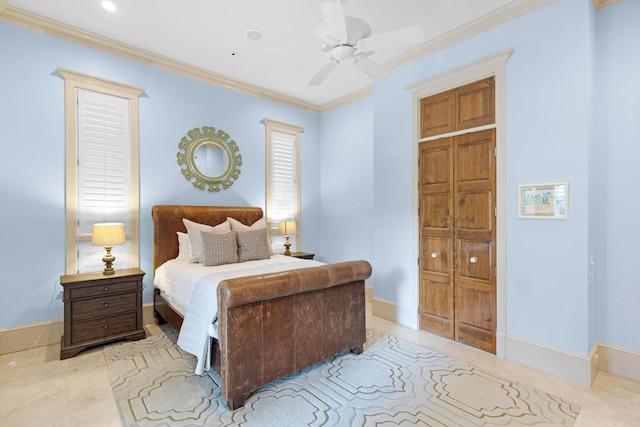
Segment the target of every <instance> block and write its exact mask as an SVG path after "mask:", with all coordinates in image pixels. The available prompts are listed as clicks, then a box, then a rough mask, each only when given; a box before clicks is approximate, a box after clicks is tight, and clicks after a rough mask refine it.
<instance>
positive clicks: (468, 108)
mask: <svg viewBox="0 0 640 427" xmlns="http://www.w3.org/2000/svg"><path fill="white" fill-rule="evenodd" d="M494 87H495V79H494V78H493V77H489V78H488V79H484V80H480V81H478V82H474V83H470V84H468V85H465V86H462V87H459V88H457V89H455V96H456V99H455V104H456V130H462V129H471V128H474V127H477V126H482V125H488V124H491V123H493V122H494V121H495V99H494V98H495V95H494Z"/></svg>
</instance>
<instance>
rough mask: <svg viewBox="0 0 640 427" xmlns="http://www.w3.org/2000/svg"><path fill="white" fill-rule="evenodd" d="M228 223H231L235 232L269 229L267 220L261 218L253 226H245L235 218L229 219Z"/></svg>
mask: <svg viewBox="0 0 640 427" xmlns="http://www.w3.org/2000/svg"><path fill="white" fill-rule="evenodd" d="M227 222H229V224H230V225H231V229H232V230H234V231H247V230H260V229H262V228H264V229H266V228H267V219H266V218H265V217H262V218H260V219H259V220H257V221H256V222H254V223H253V224H251V225H244V224H243V223H241V222H240V221H238V220H237V219H235V218H227Z"/></svg>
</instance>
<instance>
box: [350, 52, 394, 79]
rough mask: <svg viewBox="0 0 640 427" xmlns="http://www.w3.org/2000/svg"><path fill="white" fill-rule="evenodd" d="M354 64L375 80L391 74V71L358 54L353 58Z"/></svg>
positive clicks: (385, 77)
mask: <svg viewBox="0 0 640 427" xmlns="http://www.w3.org/2000/svg"><path fill="white" fill-rule="evenodd" d="M354 64H355V65H356V66H357V67H358V68H360V69H361V70H362V71H364V72H365V74H367V75H368V76H369V77H371V78H372V79H375V80H385V79H387V78H389V76H390V75H391V71H389V70H387V69H386V68H384V67H383V66H382V65H380V64H378V63H377V62H374V61H372V60H370V59H369V58H367V57H365V56H361V55H358V56H357V57H356V58H355V60H354Z"/></svg>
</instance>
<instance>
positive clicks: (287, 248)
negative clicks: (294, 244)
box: [284, 236, 291, 256]
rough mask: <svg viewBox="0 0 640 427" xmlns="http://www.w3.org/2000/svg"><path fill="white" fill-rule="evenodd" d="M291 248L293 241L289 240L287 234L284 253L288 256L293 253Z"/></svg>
mask: <svg viewBox="0 0 640 427" xmlns="http://www.w3.org/2000/svg"><path fill="white" fill-rule="evenodd" d="M289 248H291V242H290V241H289V236H286V240H285V242H284V254H285V255H287V256H289V255H291V251H290V250H289Z"/></svg>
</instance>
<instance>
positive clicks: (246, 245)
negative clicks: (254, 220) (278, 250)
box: [237, 228, 271, 262]
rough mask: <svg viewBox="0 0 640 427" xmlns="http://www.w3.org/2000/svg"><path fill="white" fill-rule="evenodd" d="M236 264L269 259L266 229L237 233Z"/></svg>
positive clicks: (269, 251)
mask: <svg viewBox="0 0 640 427" xmlns="http://www.w3.org/2000/svg"><path fill="white" fill-rule="evenodd" d="M237 234H238V262H245V261H252V260H255V259H267V258H271V250H270V249H271V248H270V245H269V238H268V237H267V229H266V228H260V229H256V230H247V231H238V232H237Z"/></svg>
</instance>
